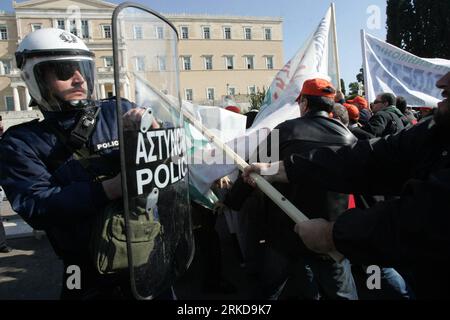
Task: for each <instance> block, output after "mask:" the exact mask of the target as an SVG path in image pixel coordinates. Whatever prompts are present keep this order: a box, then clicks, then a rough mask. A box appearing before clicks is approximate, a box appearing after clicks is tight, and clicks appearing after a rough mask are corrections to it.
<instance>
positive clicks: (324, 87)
mask: <svg viewBox="0 0 450 320" xmlns="http://www.w3.org/2000/svg"><path fill="white" fill-rule="evenodd" d="M302 95H308V96H319V97H327V98H330V99H333V100H334V97H335V96H336V89H334V87H333V85H332V84H331V82H329V81H327V80H324V79H310V80H306V81H305V82H304V83H303V88H302V91H301V92H300V95H299V96H298V97H297V101H298V99H299V98H300V97H301V96H302Z"/></svg>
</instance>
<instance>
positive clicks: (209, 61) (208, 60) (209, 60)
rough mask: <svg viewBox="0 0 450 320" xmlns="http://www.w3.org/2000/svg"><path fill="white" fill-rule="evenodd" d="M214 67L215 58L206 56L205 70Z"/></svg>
mask: <svg viewBox="0 0 450 320" xmlns="http://www.w3.org/2000/svg"><path fill="white" fill-rule="evenodd" d="M212 69H213V60H212V56H205V70H212Z"/></svg>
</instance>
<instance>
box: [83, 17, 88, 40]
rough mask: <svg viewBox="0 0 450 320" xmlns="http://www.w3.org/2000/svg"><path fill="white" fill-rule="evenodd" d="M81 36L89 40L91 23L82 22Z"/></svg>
mask: <svg viewBox="0 0 450 320" xmlns="http://www.w3.org/2000/svg"><path fill="white" fill-rule="evenodd" d="M81 36H82V37H83V39H88V38H89V22H88V21H87V20H81Z"/></svg>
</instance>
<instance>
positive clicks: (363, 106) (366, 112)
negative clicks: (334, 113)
mask: <svg viewBox="0 0 450 320" xmlns="http://www.w3.org/2000/svg"><path fill="white" fill-rule="evenodd" d="M347 103H350V104H352V105H355V106H357V107H358V110H359V122H360V123H361V124H362V125H365V124H367V122H369V120H370V118H371V117H372V112H371V111H370V108H369V104H368V103H367V100H366V99H364V98H363V97H360V96H356V97H355V98H354V99H352V100H348V101H347Z"/></svg>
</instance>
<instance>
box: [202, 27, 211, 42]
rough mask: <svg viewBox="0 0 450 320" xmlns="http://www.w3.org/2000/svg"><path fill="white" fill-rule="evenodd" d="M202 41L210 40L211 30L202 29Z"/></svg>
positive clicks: (207, 28)
mask: <svg viewBox="0 0 450 320" xmlns="http://www.w3.org/2000/svg"><path fill="white" fill-rule="evenodd" d="M203 39H211V28H210V27H203Z"/></svg>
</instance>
